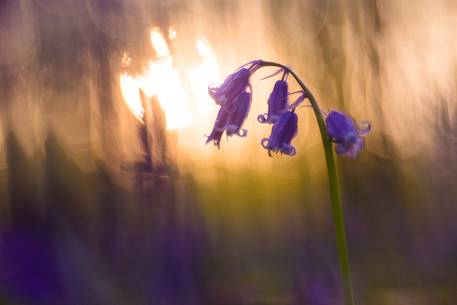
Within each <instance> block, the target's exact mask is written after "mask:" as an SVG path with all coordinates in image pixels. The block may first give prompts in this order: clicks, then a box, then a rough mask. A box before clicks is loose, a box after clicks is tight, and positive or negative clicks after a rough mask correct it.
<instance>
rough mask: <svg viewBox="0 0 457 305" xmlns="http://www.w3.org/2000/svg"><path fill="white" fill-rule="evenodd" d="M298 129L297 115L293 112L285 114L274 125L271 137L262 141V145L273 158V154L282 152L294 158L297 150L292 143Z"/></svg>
mask: <svg viewBox="0 0 457 305" xmlns="http://www.w3.org/2000/svg"><path fill="white" fill-rule="evenodd" d="M297 129H298V116H297V114H296V113H295V112H292V111H286V112H283V113H282V114H281V116H280V117H279V119H278V120H277V121H276V123H275V124H274V125H273V128H272V129H271V135H270V137H269V138H264V139H262V141H261V144H262V146H263V147H264V148H265V149H267V150H268V155H269V156H271V152H280V153H283V154H286V155H289V156H293V155H295V153H296V150H295V147H293V146H292V145H291V144H290V143H291V142H292V139H293V138H294V137H295V136H296V135H297Z"/></svg>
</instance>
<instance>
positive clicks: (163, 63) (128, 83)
mask: <svg viewBox="0 0 457 305" xmlns="http://www.w3.org/2000/svg"><path fill="white" fill-rule="evenodd" d="M168 35H169V37H170V39H174V38H175V37H176V31H175V30H174V29H172V28H170V29H169V33H168ZM151 44H152V47H153V48H154V51H155V53H156V59H155V60H149V62H148V66H147V68H146V69H145V70H144V71H143V73H142V74H141V75H131V74H129V73H127V72H124V73H121V75H120V77H119V81H120V87H121V92H122V97H123V99H124V101H125V103H126V104H127V107H128V109H129V110H130V112H131V113H132V114H133V115H134V116H135V117H136V118H137V119H139V120H140V121H142V120H143V113H144V110H143V106H142V104H141V98H140V95H139V91H140V89H141V90H142V91H143V92H144V94H145V95H146V96H148V97H152V96H154V95H155V96H157V98H158V100H159V103H160V106H161V108H162V109H163V111H164V112H165V117H166V121H167V129H168V130H177V129H182V128H185V127H187V126H189V125H190V124H191V123H192V121H193V120H194V116H195V115H197V116H198V115H202V114H204V113H205V112H207V111H208V110H209V108H210V105H211V101H210V99H209V98H208V96H207V94H206V92H207V88H208V85H209V84H211V83H213V82H217V81H218V80H219V65H218V63H217V60H216V56H215V53H214V51H213V50H212V48H211V46H210V44H209V42H207V41H206V40H205V39H204V38H203V37H199V38H197V39H196V40H195V46H196V48H197V52H198V54H199V55H200V57H201V58H202V62H201V63H198V64H196V65H194V66H192V67H191V68H189V69H188V70H187V76H188V78H189V83H190V86H191V90H192V93H193V96H194V98H195V100H196V101H197V102H196V103H195V104H196V106H195V107H192V106H191V104H190V102H189V98H188V96H187V94H186V91H185V90H184V86H183V83H182V80H181V77H180V74H179V72H178V70H177V69H176V67H175V66H174V62H173V55H172V54H171V52H170V49H169V47H168V44H167V42H166V40H165V38H164V36H163V35H162V33H161V31H160V29H159V28H157V27H155V28H153V29H152V30H151ZM130 63H131V59H130V58H129V57H128V56H127V55H126V54H124V57H123V58H122V66H123V67H127V66H128V65H129V64H130ZM193 108H196V109H193Z"/></svg>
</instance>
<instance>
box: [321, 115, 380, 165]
mask: <svg viewBox="0 0 457 305" xmlns="http://www.w3.org/2000/svg"><path fill="white" fill-rule="evenodd" d="M325 123H326V125H327V134H328V136H329V137H330V139H331V140H332V142H334V143H336V146H335V151H336V153H337V154H338V155H342V156H347V157H349V158H355V157H357V155H358V154H359V153H360V152H361V151H362V150H363V148H364V146H365V141H364V139H363V137H364V136H366V135H367V134H368V133H369V132H370V129H371V127H370V124H369V123H368V122H363V124H364V126H363V128H358V127H357V125H356V124H355V122H354V121H353V120H352V118H351V117H349V116H348V115H347V114H345V113H343V112H340V111H335V110H333V111H330V113H329V114H328V115H327V118H326V119H325Z"/></svg>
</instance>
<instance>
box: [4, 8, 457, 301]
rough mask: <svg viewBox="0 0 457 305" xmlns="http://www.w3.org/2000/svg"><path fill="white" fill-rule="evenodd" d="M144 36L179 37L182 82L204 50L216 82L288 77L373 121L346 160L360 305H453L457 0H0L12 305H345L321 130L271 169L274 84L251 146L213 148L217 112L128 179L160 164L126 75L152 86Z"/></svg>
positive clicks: (305, 119) (262, 89)
mask: <svg viewBox="0 0 457 305" xmlns="http://www.w3.org/2000/svg"><path fill="white" fill-rule="evenodd" d="M152 27H159V28H160V29H161V30H162V31H163V32H164V33H166V32H167V31H168V29H169V28H170V27H173V29H174V30H175V31H176V39H175V42H172V41H170V40H169V39H168V38H167V42H168V43H169V45H170V49H171V52H172V53H173V56H174V60H175V64H176V67H177V70H178V71H179V72H180V73H181V71H184V69H185V68H186V67H189V66H191V65H192V63H193V62H196V61H198V60H199V57H198V54H197V52H196V50H195V48H194V46H193V45H192V44H191V42H192V41H193V39H194V38H195V37H198V36H200V35H203V36H204V37H205V38H206V39H207V41H208V42H209V43H210V44H211V45H212V46H213V48H214V52H215V54H216V57H217V61H218V63H219V66H220V72H221V77H223V76H224V75H227V74H228V73H230V72H231V71H233V70H234V69H236V68H237V67H238V66H240V65H241V64H243V63H245V62H247V61H250V60H253V59H258V58H260V59H265V60H275V61H278V62H282V63H284V64H288V65H291V66H292V67H293V68H294V69H295V70H296V71H297V73H298V74H299V75H301V76H302V78H303V80H304V81H305V82H306V83H307V84H308V85H309V87H310V89H311V90H312V91H313V92H314V94H315V96H316V97H317V99H318V101H320V103H321V107H322V108H323V109H334V108H338V109H342V110H344V111H347V112H348V113H350V114H351V115H353V116H354V118H355V119H356V120H357V121H359V122H360V121H361V120H364V119H367V120H369V121H370V122H371V124H372V126H373V129H372V133H371V134H370V136H368V137H367V138H366V141H367V147H366V150H365V151H364V152H363V153H362V154H361V155H360V157H359V158H358V159H356V160H349V159H344V158H339V160H338V161H339V166H340V173H341V177H342V179H341V180H342V188H343V202H344V208H345V215H346V220H347V224H346V225H347V233H348V239H349V248H350V257H351V262H352V266H353V277H354V289H355V296H356V300H357V303H358V304H372V305H389V304H392V305H402V304H405V305H406V304H408V305H428V304H434V305H448V304H449V305H451V304H456V302H457V294H456V291H457V221H456V217H457V206H456V203H457V200H456V198H457V187H456V186H457V183H456V178H455V173H456V171H457V154H456V149H457V120H456V116H457V103H456V96H457V95H456V94H457V73H456V71H457V40H456V39H455V37H456V35H457V33H456V31H457V30H456V29H457V3H456V2H455V1H452V0H435V1H432V0H418V1H393V0H386V1H376V0H363V1H362V0H281V1H279V0H276V1H275V0H250V1H241V0H239V1H237V0H214V1H210V0H182V1H180V0H174V1H173V0H169V1H166V0H163V1H160V0H80V1H76V0H0V303H2V304H17V305H19V304H46V305H52V304H59V305H61V304H75V305H76V304H78V305H80V304H88V305H89V304H91V305H92V304H94V305H95V304H106V305H112V304H132V305H135V304H138V305H140V304H153V305H162V304H163V305H168V304H170V305H174V304H176V305H182V304H211V305H217V304H221V305H222V304H227V305H229V304H230V305H231V304H299V305H305V304H313V305H314V304H319V305H320V304H322V305H325V304H340V297H341V295H340V292H339V286H338V285H339V284H338V263H337V257H336V249H335V243H334V237H333V225H332V222H331V211H330V205H329V196H328V189H327V180H326V179H327V177H326V172H325V163H324V156H323V150H322V147H321V143H320V138H319V135H318V129H317V126H316V124H315V119H314V118H313V115H312V113H311V112H310V111H309V110H308V109H307V108H303V109H302V110H301V112H300V122H299V134H298V136H297V138H296V139H295V140H294V141H295V142H294V143H295V145H296V147H297V150H298V153H297V155H296V156H295V157H287V156H280V155H277V156H274V157H273V158H269V157H268V155H267V153H266V151H265V150H264V149H263V148H262V147H261V146H260V144H259V143H260V139H261V138H262V137H267V136H268V135H269V127H268V126H258V124H256V116H257V114H260V113H262V112H265V110H266V99H267V97H268V94H269V90H271V88H272V84H273V83H274V79H269V80H265V81H261V82H260V81H258V80H259V79H260V78H261V76H265V75H267V74H268V73H269V72H268V71H266V72H263V73H264V74H263V75H261V74H262V73H261V72H259V75H256V76H255V77H254V80H253V85H254V90H255V94H254V106H253V107H252V110H251V114H250V116H249V117H248V120H247V127H248V129H249V136H248V137H247V138H243V139H230V141H224V143H222V147H221V149H220V150H217V148H216V147H214V146H212V145H207V146H205V145H204V142H205V139H206V138H205V134H208V133H209V132H210V130H211V127H212V124H213V120H214V118H215V111H216V106H211V107H213V108H211V109H210V111H209V112H208V113H206V114H205V115H204V116H202V117H200V118H198V119H195V120H194V122H193V123H192V124H191V125H189V126H188V127H186V128H184V129H180V130H177V131H166V132H164V136H165V139H164V140H163V142H162V143H165V142H167V156H168V157H167V160H168V162H167V164H166V166H163V167H161V168H160V169H157V168H146V169H143V168H138V167H135V166H133V167H131V166H126V164H134V162H137V161H138V160H144V159H145V158H147V157H148V156H147V155H146V156H145V152H144V151H143V146H142V145H141V136H139V135H140V134H139V132H138V130H141V127H140V125H139V123H138V121H137V120H136V119H135V118H134V117H133V115H132V114H131V113H129V110H128V109H127V107H126V106H125V104H124V101H123V99H122V95H121V92H120V87H119V74H120V73H121V71H122V65H121V59H122V58H123V54H124V53H125V52H128V54H129V55H130V56H131V58H132V59H133V60H132V66H131V67H130V68H131V69H132V71H133V70H135V69H136V71H140V70H141V67H142V66H144V63H145V62H146V61H147V60H148V59H149V58H151V57H153V55H154V53H153V50H152V49H151V47H150V43H149V31H150V29H151V28H152ZM132 73H133V72H132ZM184 86H186V84H184ZM132 162H133V163H132ZM135 164H136V163H135Z"/></svg>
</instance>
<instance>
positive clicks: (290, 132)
mask: <svg viewBox="0 0 457 305" xmlns="http://www.w3.org/2000/svg"><path fill="white" fill-rule="evenodd" d="M280 66H281V67H283V68H281V69H280V70H279V71H277V72H276V73H274V74H272V75H270V76H268V77H266V78H269V77H272V76H275V75H277V74H279V73H282V77H281V79H279V80H277V81H276V82H275V84H274V87H273V89H272V91H271V93H270V95H269V97H268V103H267V105H268V111H267V112H266V113H264V114H261V115H259V116H258V117H257V121H258V122H259V123H262V124H271V125H272V128H271V133H270V136H269V137H268V138H263V139H262V140H261V145H262V146H263V147H264V148H265V149H266V150H267V151H268V155H269V156H271V154H272V153H281V154H286V155H289V156H293V155H295V154H296V149H295V147H294V146H293V145H292V144H291V143H292V140H293V138H294V137H295V136H296V135H297V130H298V116H297V114H296V113H295V110H296V108H297V107H298V106H299V105H300V104H302V103H303V102H304V101H305V99H306V98H308V96H307V95H306V93H305V92H304V91H297V92H292V93H290V92H289V85H288V82H287V77H288V75H289V73H292V74H293V72H291V70H290V69H289V67H286V66H282V65H280ZM260 67H262V61H253V62H250V63H248V64H246V65H244V66H242V67H240V68H239V69H238V70H236V71H235V72H234V73H232V74H230V75H229V76H228V77H227V78H226V79H225V80H224V82H223V83H222V84H221V85H220V86H219V87H215V86H210V87H209V88H208V93H209V95H210V96H211V97H212V98H213V99H214V101H215V103H216V104H217V105H219V106H220V109H219V112H218V115H217V118H216V122H215V123H214V127H213V130H212V131H211V133H210V135H209V136H208V139H207V141H206V143H209V142H212V143H213V144H215V145H216V146H218V147H220V142H221V138H222V136H223V134H224V133H226V135H227V137H231V136H233V135H237V136H239V137H245V136H246V135H247V130H246V129H243V128H242V126H243V124H244V121H245V120H246V118H247V116H248V114H249V110H250V108H251V100H252V87H251V85H250V77H251V75H252V74H253V73H254V72H255V71H257V70H258V69H259V68H260ZM293 75H294V77H296V75H295V74H293ZM303 90H305V88H304V89H303ZM295 93H300V95H299V97H298V98H297V99H296V100H295V101H294V102H293V103H290V104H289V96H290V95H291V94H295ZM325 123H326V131H327V134H328V137H329V139H330V140H331V141H332V142H334V143H335V151H336V153H337V154H339V155H342V156H347V157H349V158H355V157H356V156H357V155H358V153H359V152H360V151H362V149H363V147H364V140H363V137H364V136H365V135H366V134H368V132H369V131H370V125H369V124H368V123H366V122H364V126H363V128H358V127H357V125H356V124H355V123H354V121H353V120H352V119H351V118H350V117H349V116H348V115H346V114H344V113H343V112H340V111H331V112H330V113H328V114H327V116H326V119H325Z"/></svg>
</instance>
